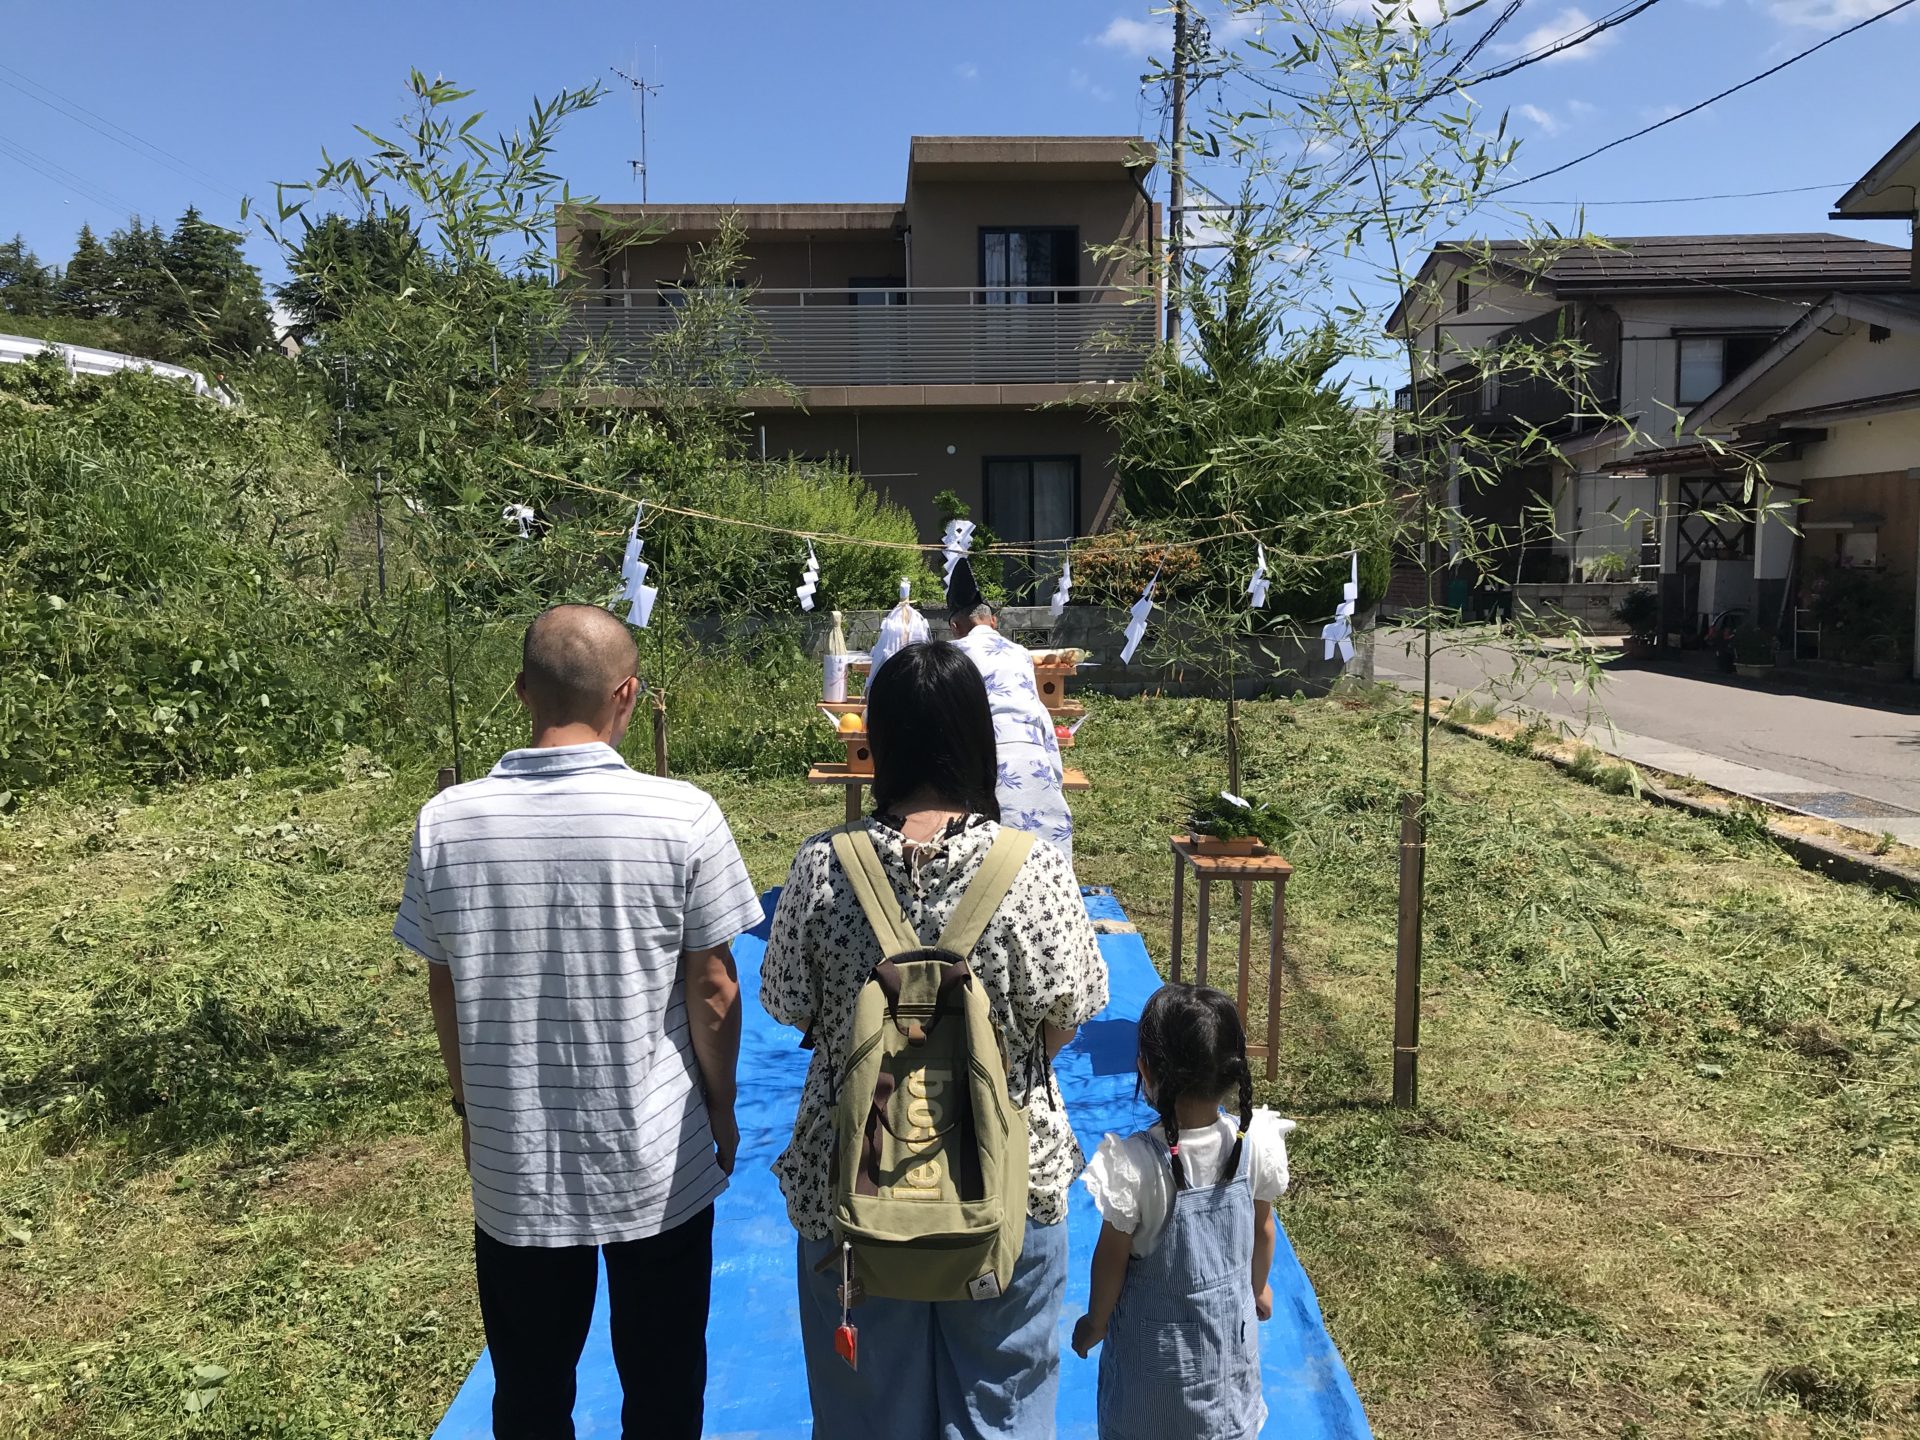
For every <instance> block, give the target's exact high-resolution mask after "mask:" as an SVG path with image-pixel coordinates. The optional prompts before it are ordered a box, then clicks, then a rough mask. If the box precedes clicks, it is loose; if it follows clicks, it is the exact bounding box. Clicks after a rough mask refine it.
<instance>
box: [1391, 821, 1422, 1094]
mask: <svg viewBox="0 0 1920 1440" xmlns="http://www.w3.org/2000/svg"><path fill="white" fill-rule="evenodd" d="M1426 884H1427V819H1426V811H1425V807H1424V806H1423V805H1422V803H1421V799H1420V797H1419V796H1418V795H1403V796H1401V797H1400V948H1399V953H1398V955H1397V956H1396V957H1395V960H1394V967H1393V1103H1394V1104H1395V1105H1396V1106H1398V1107H1399V1108H1400V1109H1403V1110H1411V1109H1412V1108H1413V1107H1414V1106H1415V1105H1417V1104H1418V1103H1419V1094H1420V1084H1419V1062H1420V952H1421V916H1422V915H1423V914H1425V911H1426V905H1425V899H1426V894H1425V892H1426Z"/></svg>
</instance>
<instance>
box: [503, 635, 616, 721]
mask: <svg viewBox="0 0 1920 1440" xmlns="http://www.w3.org/2000/svg"><path fill="white" fill-rule="evenodd" d="M639 663H640V651H639V647H637V646H636V645H635V644H634V643H633V632H632V631H630V630H629V629H627V627H626V623H625V622H624V621H622V620H620V619H619V618H618V617H617V616H615V615H614V614H613V613H612V612H611V611H608V610H602V609H601V608H600V607H599V606H598V605H556V606H554V607H553V608H552V609H551V610H548V611H546V612H545V613H544V614H542V615H541V616H540V617H539V618H538V619H536V620H535V621H534V622H533V624H531V625H529V626H528V627H527V638H526V642H525V644H524V645H523V646H522V648H521V652H520V673H521V676H522V677H523V679H524V680H525V683H526V701H527V707H528V708H529V709H530V710H532V711H533V715H534V720H535V722H536V723H537V724H543V725H598V724H600V723H601V722H603V721H604V720H605V719H606V718H607V716H608V715H609V714H611V713H612V711H613V708H614V697H613V692H614V691H615V690H617V689H618V688H619V687H620V684H621V682H622V681H624V680H625V679H626V678H627V677H628V676H630V675H632V674H633V673H634V670H635V668H636V667H637V666H638V665H639Z"/></svg>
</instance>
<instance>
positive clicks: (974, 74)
mask: <svg viewBox="0 0 1920 1440" xmlns="http://www.w3.org/2000/svg"><path fill="white" fill-rule="evenodd" d="M953 73H954V74H956V75H958V76H959V77H960V78H961V79H962V80H978V79H979V78H980V67H979V66H978V65H976V64H974V63H973V61H971V60H962V61H961V62H960V63H959V64H958V65H956V66H954V67H953Z"/></svg>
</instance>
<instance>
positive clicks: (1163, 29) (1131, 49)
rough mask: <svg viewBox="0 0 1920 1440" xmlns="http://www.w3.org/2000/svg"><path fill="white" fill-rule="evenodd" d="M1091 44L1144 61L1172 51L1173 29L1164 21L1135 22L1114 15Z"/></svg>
mask: <svg viewBox="0 0 1920 1440" xmlns="http://www.w3.org/2000/svg"><path fill="white" fill-rule="evenodd" d="M1093 43H1094V44H1096V45H1104V46H1106V47H1107V48H1108V49H1109V50H1121V51H1125V52H1126V53H1127V54H1129V55H1137V56H1139V57H1140V58H1141V59H1143V60H1144V59H1146V58H1147V57H1148V56H1149V55H1162V56H1164V55H1166V54H1167V53H1168V52H1169V51H1171V50H1172V49H1173V27H1172V26H1171V25H1169V24H1167V23H1166V22H1165V21H1164V20H1135V19H1133V18H1131V17H1130V16H1126V15H1116V16H1114V17H1113V19H1111V20H1109V21H1108V22H1107V28H1106V29H1104V30H1102V31H1101V32H1100V33H1099V34H1098V35H1096V36H1094V37H1093Z"/></svg>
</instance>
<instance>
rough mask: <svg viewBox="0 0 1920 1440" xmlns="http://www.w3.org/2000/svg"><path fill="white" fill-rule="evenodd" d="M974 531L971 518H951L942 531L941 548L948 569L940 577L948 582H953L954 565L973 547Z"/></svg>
mask: <svg viewBox="0 0 1920 1440" xmlns="http://www.w3.org/2000/svg"><path fill="white" fill-rule="evenodd" d="M973 531H974V524H973V521H971V520H949V521H948V522H947V528H946V529H945V530H942V531H941V532H940V550H941V553H942V554H943V555H945V556H946V569H945V570H944V571H942V573H941V576H940V578H941V579H942V580H943V581H945V582H947V583H948V584H952V583H953V567H954V566H956V565H958V564H959V563H960V559H961V557H962V556H964V555H965V554H966V553H967V551H969V550H971V549H972V548H973Z"/></svg>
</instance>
